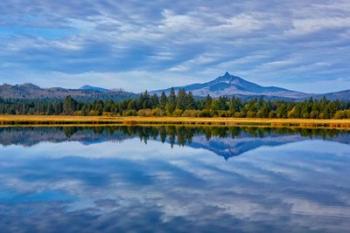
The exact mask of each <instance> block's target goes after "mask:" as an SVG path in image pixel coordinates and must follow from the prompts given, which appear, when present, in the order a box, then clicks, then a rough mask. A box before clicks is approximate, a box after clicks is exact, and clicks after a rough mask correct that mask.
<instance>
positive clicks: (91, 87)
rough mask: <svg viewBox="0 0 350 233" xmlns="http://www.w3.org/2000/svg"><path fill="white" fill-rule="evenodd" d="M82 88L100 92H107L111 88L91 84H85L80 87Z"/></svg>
mask: <svg viewBox="0 0 350 233" xmlns="http://www.w3.org/2000/svg"><path fill="white" fill-rule="evenodd" d="M80 90H85V91H96V92H100V93H107V92H109V91H110V90H108V89H105V88H102V87H95V86H90V85H85V86H82V87H81V88H80Z"/></svg>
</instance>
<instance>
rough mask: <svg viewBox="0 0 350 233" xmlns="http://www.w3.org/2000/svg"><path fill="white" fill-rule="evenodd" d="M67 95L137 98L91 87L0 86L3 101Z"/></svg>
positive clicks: (74, 96)
mask: <svg viewBox="0 0 350 233" xmlns="http://www.w3.org/2000/svg"><path fill="white" fill-rule="evenodd" d="M68 95H70V96H72V97H73V98H75V99H77V100H81V101H91V100H95V99H113V100H123V99H128V98H134V97H136V96H137V95H136V94H134V93H131V92H126V91H122V90H108V89H103V88H99V87H93V86H84V87H82V88H80V89H64V88H60V87H54V88H40V87H38V86H36V85H33V84H30V83H26V84H22V85H9V84H3V85H0V97H1V98H3V99H63V98H65V97H66V96H68Z"/></svg>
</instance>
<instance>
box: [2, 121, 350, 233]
mask: <svg viewBox="0 0 350 233" xmlns="http://www.w3.org/2000/svg"><path fill="white" fill-rule="evenodd" d="M349 144H350V134H349V133H347V132H345V131H336V130H316V129H314V130H310V129H269V128H252V127H247V128H225V127H202V128H195V127H174V126H164V127H163V126H159V127H91V128H79V127H68V128H62V127H47V128H36V127H33V128H31V127H24V128H0V178H1V182H0V229H1V230H0V232H68V233H70V232H213V233H214V232H348V230H349V229H350V182H349V181H348V177H349V176H350V169H349V167H350V145H349ZM225 159H226V161H225Z"/></svg>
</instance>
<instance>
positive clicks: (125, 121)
mask: <svg viewBox="0 0 350 233" xmlns="http://www.w3.org/2000/svg"><path fill="white" fill-rule="evenodd" d="M145 124H147V125H153V124H172V125H215V126H219V125H225V126H247V125H249V126H252V125H254V126H255V125H256V126H270V127H303V128H304V127H305V128H339V129H349V130H350V119H344V120H336V119H269V118H221V117H214V118H199V117H198V118H196V117H111V116H27V115H25V116H22V115H0V125H3V126H5V125H145Z"/></svg>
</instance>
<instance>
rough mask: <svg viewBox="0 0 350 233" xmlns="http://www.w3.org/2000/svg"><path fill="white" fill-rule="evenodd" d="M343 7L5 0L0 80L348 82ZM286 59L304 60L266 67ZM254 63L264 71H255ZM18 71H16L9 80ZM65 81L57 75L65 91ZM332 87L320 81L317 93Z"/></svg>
mask: <svg viewBox="0 0 350 233" xmlns="http://www.w3.org/2000/svg"><path fill="white" fill-rule="evenodd" d="M347 6H348V2H347V1H343V0H337V1H333V2H332V3H329V2H327V1H323V0H322V1H313V0H307V1H303V2H300V1H294V2H279V3H278V4H276V2H275V1H273V0H269V1H264V2H261V1H250V2H233V1H227V0H216V1H211V2H201V1H199V2H191V3H186V4H183V3H176V4H171V3H170V2H169V1H152V2H142V3H140V2H135V1H128V2H124V1H123V2H114V1H109V0H104V1H94V0H88V1H84V3H83V2H81V1H74V2H68V1H63V0H62V1H56V2H52V1H51V2H43V1H39V0H34V1H32V4H27V3H26V2H25V1H23V0H18V1H9V0H5V1H3V3H2V4H1V5H0V15H1V16H0V42H1V44H4V45H6V46H4V47H3V48H2V49H1V50H0V63H1V64H12V65H11V66H8V65H7V68H6V69H2V70H0V77H1V80H0V81H3V79H4V80H6V79H7V78H6V77H16V78H12V81H13V82H14V83H21V82H23V81H24V80H28V77H25V75H24V74H25V73H27V71H29V73H33V74H36V75H38V76H43V74H49V76H51V77H50V78H48V79H47V82H48V84H47V85H49V86H50V83H51V84H52V85H53V84H54V83H58V82H60V83H62V81H59V80H57V79H58V78H59V77H58V76H57V75H55V73H64V74H66V76H69V75H71V76H72V77H73V76H75V77H77V75H79V77H80V79H81V80H80V83H87V82H88V81H89V77H84V74H89V73H96V74H97V73H98V74H99V75H100V76H103V75H104V74H107V75H106V76H108V77H110V78H109V79H108V80H109V81H110V82H112V83H116V84H117V83H118V82H116V81H113V79H115V77H117V76H118V74H119V73H123V74H125V76H124V77H127V73H130V77H132V76H133V73H135V72H141V73H147V74H153V76H154V77H156V78H150V79H148V80H146V81H145V82H144V84H145V86H144V87H145V88H147V89H154V86H155V85H157V84H158V83H162V84H164V86H162V87H167V86H166V85H167V84H168V83H169V82H171V83H172V82H173V81H172V79H173V78H174V77H175V76H176V77H178V78H177V82H178V84H179V85H180V84H184V83H190V82H192V81H193V80H195V81H197V82H201V81H204V80H209V79H213V78H215V77H217V76H219V75H220V74H222V73H223V72H225V71H230V72H232V73H235V74H237V75H241V74H243V75H245V78H247V79H249V80H251V81H258V82H260V83H262V84H264V83H266V84H269V85H270V84H273V85H278V86H283V87H287V88H291V87H295V86H298V87H299V86H300V85H301V84H302V83H304V82H306V81H305V80H307V81H308V82H313V83H314V84H315V86H317V85H318V83H321V82H324V81H325V80H328V81H329V83H331V81H332V80H345V82H348V80H349V73H350V70H349V67H348V66H347V65H346V64H345V62H344V61H346V60H349V51H348V50H349V48H348V40H349V31H350V29H349V26H350V25H349V23H348V22H349V21H350V20H349V19H350V12H349V10H347V9H348V8H347ZM262 56H263V57H262ZM293 57H296V58H297V59H299V61H300V62H301V63H302V62H305V63H304V64H303V65H302V64H299V62H296V63H295V64H290V65H288V67H287V68H288V69H284V68H283V67H282V66H276V65H275V66H274V67H275V68H274V67H272V66H271V64H277V63H279V64H281V63H282V62H283V61H286V60H288V59H291V58H293ZM247 58H256V59H250V60H248V59H247ZM315 64H330V65H328V66H317V65H315ZM309 66H314V67H315V69H310V68H308V67H309ZM10 67H17V69H16V70H15V69H11V68H10ZM262 67H269V70H268V71H266V73H262V72H264V70H262ZM303 67H304V68H303ZM264 69H265V68H264ZM18 70H23V71H24V70H25V71H26V72H22V73H23V75H20V76H18V75H14V74H15V73H18ZM325 72H327V75H326V74H325ZM112 73H114V75H110V74H112ZM50 74H51V75H50ZM147 76H149V75H147ZM73 79H74V78H73ZM84 80H86V81H84ZM285 80H287V81H285ZM174 83H175V85H176V82H174ZM69 84H70V83H69V81H68V79H67V81H66V83H65V86H69ZM134 86H135V85H134ZM342 86H344V85H340V86H339V85H338V84H337V85H330V86H328V88H325V87H324V86H323V85H321V84H320V89H319V91H318V92H322V91H333V90H339V89H342ZM115 87H116V88H120V87H121V88H125V89H128V87H126V86H115ZM302 87H303V88H302V89H301V90H302V91H308V90H311V89H310V86H302ZM157 88H158V87H157ZM131 90H132V89H131Z"/></svg>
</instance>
